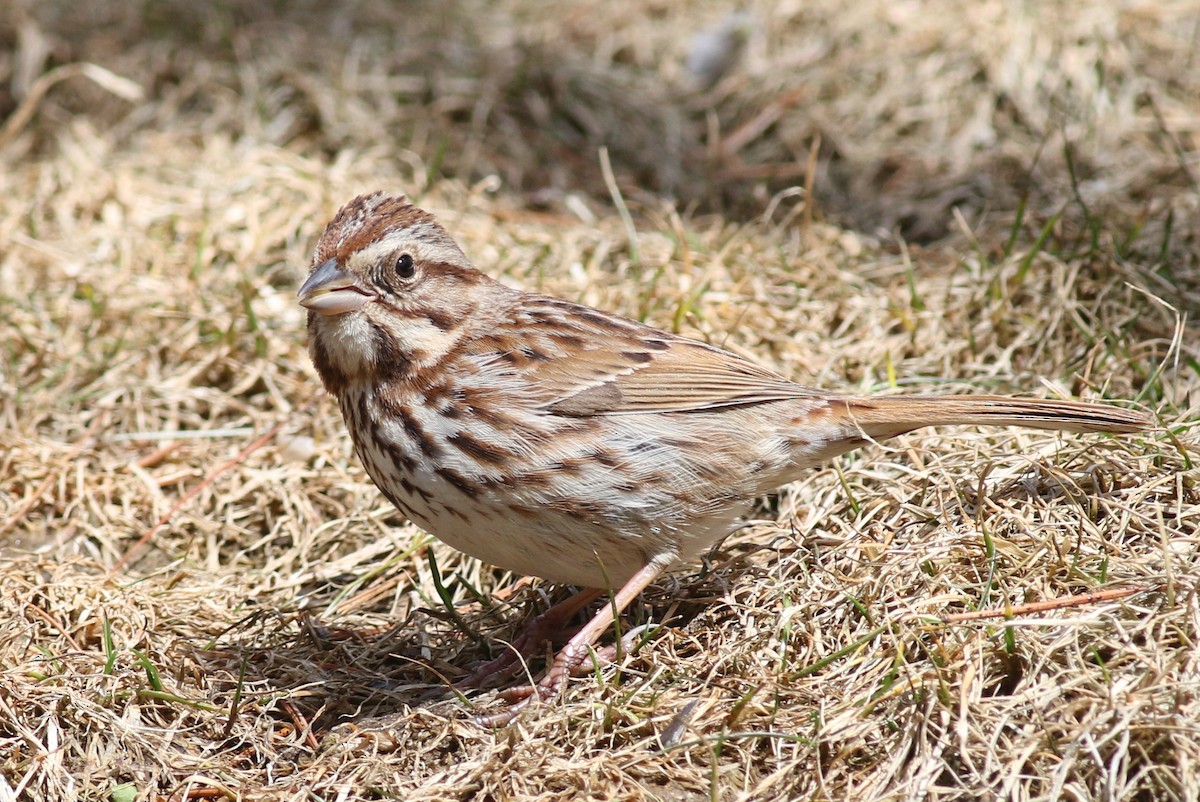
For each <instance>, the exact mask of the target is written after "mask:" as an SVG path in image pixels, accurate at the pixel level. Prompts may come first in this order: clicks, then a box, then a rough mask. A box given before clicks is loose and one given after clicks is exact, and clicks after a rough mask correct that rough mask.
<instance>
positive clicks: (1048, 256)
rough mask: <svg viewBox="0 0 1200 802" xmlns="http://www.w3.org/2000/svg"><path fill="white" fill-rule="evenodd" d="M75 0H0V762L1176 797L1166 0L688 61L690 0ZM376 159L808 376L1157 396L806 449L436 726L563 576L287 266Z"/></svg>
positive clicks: (247, 772) (1176, 233) (1178, 541)
mask: <svg viewBox="0 0 1200 802" xmlns="http://www.w3.org/2000/svg"><path fill="white" fill-rule="evenodd" d="M75 5H77V4H64V5H60V6H56V5H50V4H38V6H37V8H36V9H35V8H34V7H33V5H32V4H26V5H20V4H18V5H14V6H12V7H10V8H6V9H5V10H4V11H3V12H0V13H3V14H5V15H7V16H6V17H5V18H4V20H3V21H0V42H3V43H4V44H6V45H9V46H8V47H0V86H3V89H2V90H0V93H7V94H0V114H4V115H7V116H6V118H5V121H4V122H0V159H2V160H3V163H4V167H3V169H0V242H3V243H4V247H3V248H0V287H2V288H3V290H2V291H0V348H2V349H3V359H2V360H0V632H3V633H4V636H3V637H0V802H6V801H7V800H8V799H31V800H59V799H71V798H89V799H90V798H113V799H118V800H124V799H128V798H130V797H132V798H135V799H144V800H150V799H167V800H187V799H200V798H211V797H226V798H231V799H281V800H282V799H288V800H290V799H296V800H299V799H308V798H311V797H313V796H319V797H322V798H324V797H329V798H346V799H354V798H368V797H378V798H394V797H395V798H404V799H414V800H423V799H428V800H442V799H475V798H493V799H535V798H536V799H568V798H570V799H574V798H577V797H578V796H579V795H581V794H588V795H592V796H596V797H604V798H614V799H663V800H680V799H693V798H709V799H722V800H732V799H755V800H784V799H796V798H813V797H822V798H824V797H828V798H897V799H901V798H915V797H935V796H936V797H938V798H942V799H978V798H992V797H1006V798H1020V799H1030V798H1066V797H1070V798H1078V799H1087V798H1102V797H1103V798H1111V799H1146V798H1154V799H1192V798H1196V797H1197V796H1200V788H1198V787H1197V784H1196V779H1195V778H1196V776H1197V771H1196V769H1197V765H1198V762H1200V747H1198V746H1197V744H1200V725H1198V724H1197V722H1200V707H1198V705H1200V702H1198V699H1200V696H1198V695H1197V688H1198V685H1197V682H1198V676H1200V675H1198V672H1197V668H1198V667H1197V665H1196V655H1195V651H1196V650H1195V648H1194V643H1195V642H1196V640H1197V638H1198V637H1200V633H1198V629H1200V621H1198V618H1197V609H1198V608H1197V604H1196V587H1197V581H1198V579H1200V573H1198V570H1197V565H1198V563H1197V539H1196V530H1197V526H1198V525H1200V485H1198V483H1197V471H1196V468H1195V460H1196V459H1197V450H1198V449H1197V439H1196V431H1195V425H1196V420H1197V414H1198V410H1197V407H1196V398H1197V392H1198V390H1200V385H1198V383H1200V370H1197V367H1196V365H1197V364H1198V363H1200V353H1198V352H1197V345H1196V343H1197V338H1196V336H1195V335H1196V329H1195V324H1194V322H1193V320H1192V318H1193V317H1194V315H1195V312H1196V310H1197V309H1200V260H1197V259H1196V253H1197V248H1196V242H1197V236H1198V233H1197V232H1200V225H1197V223H1198V221H1200V218H1197V215H1196V209H1197V205H1196V202H1195V193H1194V191H1192V190H1193V189H1194V186H1193V184H1192V179H1191V178H1190V175H1191V171H1192V170H1193V169H1194V162H1195V152H1196V142H1195V136H1194V131H1193V130H1192V123H1191V122H1190V121H1192V120H1194V119H1196V118H1197V114H1198V113H1200V111H1198V109H1197V101H1196V98H1197V97H1200V90H1198V87H1200V80H1198V78H1197V72H1196V69H1197V68H1196V64H1195V63H1194V59H1193V58H1192V56H1191V51H1192V49H1193V48H1191V47H1190V43H1191V42H1192V40H1193V39H1194V35H1195V34H1194V31H1195V25H1196V22H1195V19H1196V17H1195V9H1194V8H1192V5H1193V4H1187V3H1174V2H1157V3H1151V4H1141V5H1139V6H1137V7H1119V8H1117V7H1111V4H1102V3H1085V4H1083V5H1082V6H1080V5H1079V4H1075V5H1074V6H1072V7H1071V8H1067V7H1066V6H1063V7H1061V8H1060V7H1058V6H1053V5H1046V4H1040V5H1036V6H1029V7H1028V8H1019V9H1018V8H1014V7H1010V5H1008V4H1001V3H983V4H982V5H981V4H979V3H976V4H972V5H971V6H970V7H969V8H968V7H967V6H965V5H964V6H962V8H961V9H960V8H958V7H956V6H953V5H952V6H950V7H947V8H943V9H940V10H939V11H938V12H937V13H933V12H931V10H930V9H929V8H927V7H926V6H924V5H922V4H899V5H897V4H896V3H887V4H884V3H867V4H859V5H855V6H854V7H852V8H851V7H848V6H846V4H835V3H829V2H811V1H810V2H805V3H803V4H801V5H789V4H786V3H785V4H782V5H780V4H750V6H748V8H749V11H750V13H751V15H752V17H753V19H754V21H755V26H754V28H753V29H752V31H751V33H750V39H749V41H748V42H747V51H746V58H745V60H744V61H743V62H742V63H741V64H740V65H739V66H737V67H735V68H734V69H732V70H731V71H730V72H729V73H728V74H727V75H726V77H724V78H722V79H721V80H719V81H718V82H717V83H716V84H715V85H714V86H713V87H712V88H710V89H707V90H699V89H695V88H691V89H687V88H685V87H686V76H685V75H684V74H683V68H682V66H681V65H683V63H684V61H685V58H686V54H687V50H688V47H689V39H690V34H691V32H693V31H696V30H700V29H703V28H706V27H707V26H710V25H717V24H719V23H720V21H721V20H722V19H723V18H724V17H725V14H726V13H727V12H728V10H729V9H728V8H726V7H724V6H720V5H718V4H701V5H700V6H696V5H695V4H690V5H682V4H675V5H671V4H662V3H658V4H644V3H634V2H619V3H615V4H614V3H608V4H589V5H583V6H575V7H571V8H564V7H562V6H560V5H559V4H538V3H531V2H529V0H523V2H515V1H510V2H504V3H499V4H490V5H487V6H486V7H484V6H482V5H476V4H472V3H467V2H462V3H457V4H454V5H452V6H449V7H445V8H441V9H439V10H434V9H433V8H432V7H425V6H421V7H419V8H418V7H409V6H407V5H405V6H395V5H394V4H387V3H374V2H365V3H360V4H358V5H357V6H355V7H354V8H353V9H350V8H346V7H344V6H339V7H324V6H322V7H318V6H310V5H305V4H290V5H287V7H286V8H285V7H283V6H280V7H278V8H275V7H268V6H263V5H254V4H216V5H212V4H210V5H207V6H204V5H197V4H190V5H183V4H178V3H163V4H150V5H142V6H132V5H130V4H127V3H92V4H89V5H88V6H87V7H86V8H75ZM947 9H949V10H947ZM83 62H87V63H90V64H93V65H95V69H91V68H89V69H86V70H85V69H83V68H82V67H81V68H79V69H76V70H74V71H69V72H66V73H58V74H57V77H56V78H55V80H54V82H53V83H50V82H47V83H43V84H42V85H41V89H40V90H38V91H36V92H35V91H34V89H35V85H36V84H37V82H38V80H39V79H40V78H43V77H45V76H46V75H48V74H50V73H51V71H52V70H53V69H55V68H57V67H64V66H69V65H77V64H80V63H83ZM897 64H900V65H902V68H898V67H897ZM121 81H126V82H133V84H135V85H136V87H137V88H138V90H139V91H138V92H131V91H126V90H128V89H129V88H130V87H129V85H128V84H126V83H121ZM30 97H33V98H34V100H32V101H28V99H29V98H30ZM27 101H28V102H27ZM22 104H25V105H22ZM22 109H24V110H23V111H21V110H22ZM18 111H19V112H20V113H19V114H17V113H16V112H18ZM14 120H15V122H14ZM818 135H819V137H820V148H819V149H816V150H815V151H814V148H813V145H814V142H815V141H816V139H817V137H818ZM600 145H604V146H606V147H607V149H608V155H609V159H610V163H611V166H612V168H613V172H614V175H615V184H616V187H617V190H618V192H619V193H620V195H621V197H622V198H623V199H624V201H625V202H626V203H627V205H628V206H629V207H630V208H631V210H632V216H633V220H632V223H628V222H626V221H624V220H623V219H622V217H621V215H620V214H618V213H617V212H616V210H615V209H614V207H613V205H612V186H611V184H612V182H607V181H606V180H605V177H604V175H603V174H602V173H603V171H602V170H601V169H600V167H599V165H600V160H599V156H598V154H597V153H596V151H595V149H596V148H597V147H599V146H600ZM814 152H815V153H816V165H817V171H818V174H817V175H815V176H814V178H815V182H816V183H815V189H814V193H815V194H813V195H810V194H808V193H807V190H806V188H805V181H806V179H808V178H809V173H808V170H809V157H810V154H811V153H814ZM1068 157H1069V159H1070V162H1069V163H1068ZM379 188H388V189H393V190H396V189H399V190H407V191H409V192H410V193H412V194H413V195H414V197H418V198H419V199H420V200H421V202H422V203H423V204H424V205H427V206H429V207H430V208H431V209H432V210H433V211H435V212H436V213H437V214H438V215H439V217H440V218H441V219H442V220H443V221H444V222H445V223H446V225H447V227H448V228H449V229H450V230H451V231H452V232H453V233H454V234H455V236H456V237H457V238H458V239H459V240H460V241H461V242H462V244H463V246H464V248H465V249H466V250H467V252H468V253H469V254H471V255H472V256H473V257H474V258H475V260H476V261H477V262H478V263H479V265H480V266H481V267H483V268H484V269H486V270H488V271H489V272H490V273H492V274H494V275H498V276H500V277H501V278H503V279H504V280H506V281H510V282H513V283H516V284H519V285H521V286H524V287H528V288H531V289H537V290H541V291H544V292H549V293H554V294H559V295H562V296H565V297H569V298H574V299H579V300H582V301H584V302H587V303H591V304H595V305H598V306H601V307H604V308H608V309H613V310H617V311H620V312H623V313H626V314H629V315H631V316H634V317H638V318H640V319H644V320H647V321H650V322H652V323H654V324H656V325H660V326H664V327H667V328H671V329H673V330H677V331H680V332H683V333H685V334H687V335H689V336H694V337H699V338H701V339H704V340H707V341H710V342H713V343H717V344H720V345H722V346H724V347H726V348H729V349H731V350H734V351H736V352H738V353H742V354H746V355H748V356H749V357H751V358H753V359H755V360H756V361H759V362H761V363H763V364H767V365H770V366H773V367H775V368H777V369H778V370H779V371H780V372H782V373H784V374H785V375H788V376H792V377H795V378H797V379H800V380H803V381H805V382H807V383H810V384H815V385H821V386H827V387H840V388H846V389H850V390H855V391H868V392H897V391H906V392H907V391H912V392H933V391H947V390H954V391H959V392H976V391H979V392H984V391H986V392H1000V393H1029V394H1040V395H1049V396H1056V395H1070V396H1081V397H1088V398H1097V399H1104V398H1108V399H1120V400H1125V401H1128V402H1132V403H1134V404H1137V405H1139V406H1141V407H1144V408H1148V409H1153V410H1155V411H1157V412H1158V413H1159V415H1160V417H1161V421H1162V423H1163V426H1162V428H1161V429H1159V430H1156V431H1154V432H1150V433H1147V434H1145V435H1141V436H1136V437H1125V438H1106V437H1099V436H1094V437H1076V436H1054V435H1050V434H1045V433H1028V432H1017V431H1010V430H1002V431H964V430H960V429H953V430H951V429H947V430H942V431H932V432H925V433H922V434H919V435H912V436H908V437H904V438H899V439H897V440H896V441H894V442H891V443H888V444H887V445H886V446H882V447H872V448H868V449H864V450H862V451H859V452H857V453H854V454H851V455H847V456H846V457H844V458H842V459H839V460H837V461H836V462H834V463H833V464H831V465H829V466H827V467H825V468H823V469H819V470H814V471H813V472H812V473H811V475H809V476H808V477H806V478H805V479H804V480H803V481H801V482H797V483H795V484H793V485H791V486H789V487H787V488H784V489H783V490H781V491H780V492H779V493H778V494H776V495H774V496H772V497H770V498H768V499H763V500H761V501H760V503H759V505H758V506H757V507H756V509H755V510H754V514H753V516H752V518H753V520H751V521H750V522H749V523H748V524H747V526H746V527H745V528H743V529H741V530H739V531H738V532H736V533H734V534H733V535H731V536H730V537H729V538H728V539H727V540H726V541H725V542H724V543H722V544H720V545H719V546H718V548H716V549H714V550H713V551H712V552H711V553H710V554H709V555H707V556H706V558H705V560H704V562H703V563H702V564H701V565H695V566H688V567H683V568H681V569H679V570H678V571H676V572H675V573H674V574H672V575H671V576H669V577H667V578H664V579H663V580H662V581H660V582H658V583H656V584H655V585H654V586H653V587H652V588H651V589H650V590H649V591H648V592H647V593H646V594H645V595H644V597H643V599H642V600H641V601H640V602H639V603H638V604H636V605H635V606H634V608H633V609H632V610H631V611H630V613H629V615H628V616H627V617H626V620H625V621H624V622H623V624H622V625H623V627H625V629H626V631H628V629H630V628H633V627H644V629H642V630H640V632H641V635H640V638H639V639H638V642H637V644H636V647H635V648H634V649H632V650H631V651H630V652H629V653H628V654H625V655H623V656H622V657H621V658H620V659H619V660H618V661H617V662H616V663H615V664H611V665H606V666H602V667H600V668H598V669H597V670H596V671H595V672H594V673H593V674H592V675H590V676H587V677H581V678H579V679H578V680H576V681H574V682H572V683H571V685H570V687H569V689H568V691H567V694H566V696H565V698H564V700H563V702H562V704H561V705H558V706H550V707H545V708H539V709H538V710H536V711H533V712H532V714H531V715H528V716H526V717H525V718H524V719H522V720H521V721H520V722H519V723H518V724H517V725H516V726H515V727H513V728H511V729H508V730H503V731H499V732H491V731H483V730H481V729H480V728H478V727H476V726H475V725H474V724H472V723H471V722H470V721H469V719H468V715H469V713H470V712H471V711H473V710H475V709H490V708H491V707H492V706H494V705H495V704H497V700H496V697H495V695H494V694H492V693H490V692H489V693H482V694H476V695H473V696H472V697H470V698H460V697H458V696H457V695H455V694H454V693H453V692H452V691H450V690H449V688H448V685H449V683H450V682H451V681H453V680H454V679H456V678H458V677H460V676H462V675H463V674H465V673H466V672H467V671H469V670H470V669H471V668H472V667H473V666H474V665H475V664H476V663H477V662H478V661H480V660H483V659H486V658H488V657H490V656H494V655H495V654H497V653H498V652H499V650H502V649H503V648H505V644H506V643H507V642H509V641H511V640H512V638H513V637H514V636H515V633H517V632H518V631H519V630H520V628H521V627H522V625H523V624H524V623H525V622H526V621H527V620H528V619H529V617H531V616H532V615H535V614H536V613H537V612H538V611H540V610H542V609H544V608H545V606H546V605H547V604H548V603H549V602H550V601H552V600H553V599H554V598H557V594H558V593H560V592H562V591H561V590H560V589H557V588H554V587H551V586H547V585H546V584H545V583H541V582H536V581H535V582H521V583H519V584H516V585H515V586H514V583H516V582H517V581H518V579H519V578H517V577H513V576H510V575H507V574H505V573H503V572H500V571H497V570H495V569H493V568H490V567H488V566H484V565H481V564H479V563H478V562H477V561H474V560H472V559H470V558H467V557H464V556H463V555H460V554H457V553H455V552H453V551H452V550H450V549H448V548H445V547H443V546H441V545H440V544H437V543H436V542H431V541H430V540H429V539H428V538H427V536H425V535H424V534H423V533H421V532H419V531H418V530H416V529H415V528H414V527H412V526H411V525H410V524H408V523H407V522H405V521H403V520H402V519H401V518H400V517H399V516H398V514H397V513H395V512H394V511H393V510H392V509H391V508H390V507H389V506H388V505H386V504H385V503H383V502H382V501H381V499H380V497H379V494H378V493H377V492H376V491H375V490H374V489H373V488H372V487H371V486H370V484H369V483H368V482H367V480H366V478H365V476H364V475H363V473H362V471H361V469H360V468H359V467H358V464H357V462H356V461H355V459H354V457H353V455H352V454H351V453H350V450H349V448H348V445H347V442H346V438H345V435H344V431H343V427H342V423H341V421H340V419H339V417H338V413H337V410H336V408H335V405H334V404H333V403H332V402H331V401H330V400H329V399H328V398H326V397H325V396H324V394H323V392H322V391H321V389H320V387H319V384H318V382H317V380H316V378H315V376H314V374H313V372H312V369H311V367H310V365H309V362H308V357H307V354H306V353H305V350H304V345H305V344H304V335H303V316H302V314H301V310H300V309H299V308H298V307H297V306H296V304H295V302H294V292H295V288H296V285H297V283H298V281H299V279H300V277H301V275H302V273H303V271H304V268H305V266H306V264H307V260H308V254H309V249H310V248H311V245H312V241H313V239H314V237H315V236H316V235H317V233H318V232H319V230H320V228H321V226H322V225H323V224H324V222H325V221H326V219H327V218H328V217H329V215H330V214H331V213H332V212H333V211H334V209H335V208H336V207H337V206H338V205H339V204H340V203H342V202H343V201H345V200H346V199H348V198H349V197H351V196H352V195H354V194H356V193H358V192H362V191H367V190H374V189H379ZM670 196H674V200H672V199H671V197H670ZM954 209H957V210H958V211H957V212H955V211H954ZM718 211H724V212H726V213H725V214H718V213H716V212H718ZM838 221H840V223H839V222H838ZM847 222H849V223H852V224H853V225H854V226H855V227H856V229H857V230H856V229H855V228H847V227H845V225H846V223H847ZM879 229H885V230H887V231H891V232H894V231H896V230H899V231H900V232H901V233H904V234H906V235H916V236H918V237H920V238H922V239H924V240H926V243H925V244H924V245H914V244H911V243H909V242H908V241H902V240H897V239H893V238H890V235H889V237H882V238H877V237H876V236H875V235H874V232H876V231H878V230H879ZM946 234H950V236H946V237H944V238H943V235H946ZM542 665H543V661H541V660H534V661H532V662H531V664H530V666H529V668H530V670H531V671H532V672H536V671H538V670H539V669H540V668H541V666H542Z"/></svg>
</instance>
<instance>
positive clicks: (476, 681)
mask: <svg viewBox="0 0 1200 802" xmlns="http://www.w3.org/2000/svg"><path fill="white" fill-rule="evenodd" d="M602 592H603V591H600V590H596V589H595V588H584V589H583V590H581V591H579V592H578V593H575V594H573V595H571V596H570V597H568V598H566V599H564V600H562V601H560V602H559V603H558V604H556V605H554V606H553V607H551V608H550V609H549V610H547V611H546V612H544V613H542V614H541V615H539V616H538V617H537V618H535V619H533V620H532V621H530V622H529V625H528V626H526V627H525V629H524V630H522V632H521V634H520V635H518V636H517V637H516V639H515V640H513V642H512V643H510V644H507V645H506V648H505V649H504V652H503V654H501V655H500V656H499V657H497V658H496V659H494V660H489V661H488V662H486V663H484V664H483V665H481V666H479V667H478V668H476V669H475V670H474V671H473V672H471V675H470V676H468V677H464V678H463V679H460V680H459V681H458V682H456V683H454V687H455V688H458V689H459V690H467V689H470V688H481V687H483V686H484V684H485V683H487V682H488V681H498V680H502V679H504V678H505V677H507V676H508V675H510V674H512V673H513V672H514V671H515V670H516V669H517V668H518V667H520V666H521V664H522V663H523V662H524V661H525V660H526V659H528V658H529V657H530V656H532V655H533V654H534V652H535V651H536V650H537V649H538V647H539V646H541V644H542V643H543V642H544V641H547V640H549V641H551V642H553V641H554V639H555V636H556V635H558V634H559V633H560V632H561V631H562V629H563V627H565V626H566V624H567V622H568V621H570V620H571V619H572V618H573V617H574V616H575V614H576V613H578V612H579V611H580V610H582V609H583V608H584V607H586V606H588V605H589V604H591V602H592V601H593V600H594V599H595V598H596V597H597V596H599V595H600V594H601V593H602Z"/></svg>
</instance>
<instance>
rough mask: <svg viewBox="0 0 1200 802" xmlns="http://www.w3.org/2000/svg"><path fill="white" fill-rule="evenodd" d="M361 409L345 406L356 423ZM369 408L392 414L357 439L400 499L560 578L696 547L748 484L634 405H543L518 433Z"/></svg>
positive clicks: (587, 576)
mask: <svg viewBox="0 0 1200 802" xmlns="http://www.w3.org/2000/svg"><path fill="white" fill-rule="evenodd" d="M366 403H367V404H370V403H374V402H373V401H371V400H370V399H368V400H367V402H366ZM363 411H364V410H363V409H361V408H360V409H355V410H352V411H349V410H347V409H346V406H345V405H343V414H344V415H346V416H347V418H348V423H350V417H351V416H353V415H357V414H362V413H363ZM371 414H372V417H373V419H374V420H385V421H390V422H389V423H387V424H385V425H383V426H380V427H378V428H377V429H376V430H375V432H376V436H374V437H371V438H366V439H363V438H356V439H355V448H356V451H357V453H358V456H359V458H360V459H361V461H362V463H363V465H364V466H365V467H366V470H367V473H368V474H369V475H370V476H371V479H372V480H373V481H374V482H375V484H376V486H378V487H379V488H380V490H381V491H382V492H383V493H384V495H385V496H386V497H387V498H388V499H389V500H390V501H391V502H392V503H393V504H394V505H395V506H396V507H397V509H399V510H400V511H401V512H402V513H404V514H405V515H406V516H407V517H408V518H409V519H410V520H412V521H413V522H414V523H416V524H417V525H418V526H420V527H421V528H422V529H424V530H426V531H427V532H429V533H430V534H431V535H433V536H434V537H436V538H438V539H439V540H441V541H443V542H445V543H447V544H448V545H450V546H452V547H454V548H456V549H459V550H460V551H463V552H465V553H467V554H470V555H471V556H473V557H477V558H478V559H480V560H483V561H484V562H487V563H490V564H492V565H496V566H498V567H501V568H505V569H508V570H511V571H515V572H517V573H521V574H529V575H533V576H539V577H543V578H546V579H549V580H551V581H554V582H561V583H566V584H574V585H582V586H585V587H596V588H605V589H608V588H613V589H615V588H619V587H620V586H621V585H623V584H624V583H625V582H626V581H627V580H628V579H629V578H630V577H631V576H632V575H633V574H634V573H636V572H637V571H638V570H639V569H641V568H642V567H644V566H645V565H646V564H647V563H648V562H650V561H651V560H652V559H672V558H673V559H680V560H688V559H692V558H693V557H695V556H697V555H698V554H699V553H700V552H702V551H703V550H704V549H706V548H708V547H709V546H710V545H711V544H712V543H714V542H716V541H717V540H719V539H720V538H721V537H723V536H724V535H726V534H727V533H728V532H729V531H731V529H732V528H733V526H734V522H735V521H736V519H737V518H738V517H739V516H740V515H741V514H742V513H743V512H744V511H745V509H746V508H747V507H748V505H749V499H750V497H751V494H747V493H744V492H739V490H742V488H739V487H738V485H739V482H737V481H733V480H734V479H735V477H732V476H728V475H724V476H722V475H720V471H719V470H718V469H716V468H713V467H712V466H710V465H709V464H708V461H707V460H702V461H699V462H698V461H697V460H696V459H695V457H694V456H692V457H691V458H690V459H689V457H688V454H692V455H694V450H689V451H687V452H686V453H684V452H683V451H681V447H680V445H679V443H681V442H683V441H682V440H680V439H679V438H676V440H678V442H676V444H674V445H672V438H670V437H662V436H659V434H655V433H650V434H648V433H647V432H646V431H645V425H644V422H638V421H633V420H631V419H630V418H629V417H628V416H626V417H624V418H622V417H618V416H613V417H609V418H596V419H564V418H562V417H559V416H552V415H546V416H545V418H544V419H543V420H537V419H531V420H534V421H535V422H537V423H539V424H541V425H542V426H544V427H545V428H541V429H536V430H534V429H526V430H525V431H523V432H520V433H518V434H514V432H513V431H512V429H511V427H509V428H508V429H507V430H505V431H499V430H498V429H496V430H493V428H490V427H489V425H488V424H487V422H485V421H478V420H476V421H470V420H464V419H463V417H462V416H458V417H447V416H446V415H444V414H441V413H439V412H437V411H436V410H433V409H430V408H428V407H427V406H425V405H419V404H413V405H411V406H410V407H409V409H408V411H407V413H406V414H407V415H409V416H410V417H409V418H408V419H405V418H403V417H399V418H397V417H396V416H394V415H393V416H382V415H380V414H378V411H377V410H376V411H372V412H371ZM555 427H561V428H555ZM350 430H351V432H352V433H355V432H361V431H364V429H363V428H362V427H359V426H355V425H353V424H352V423H351V425H350ZM464 432H467V433H469V434H467V435H466V437H465V439H464ZM488 449H493V451H492V452H489V451H488Z"/></svg>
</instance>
